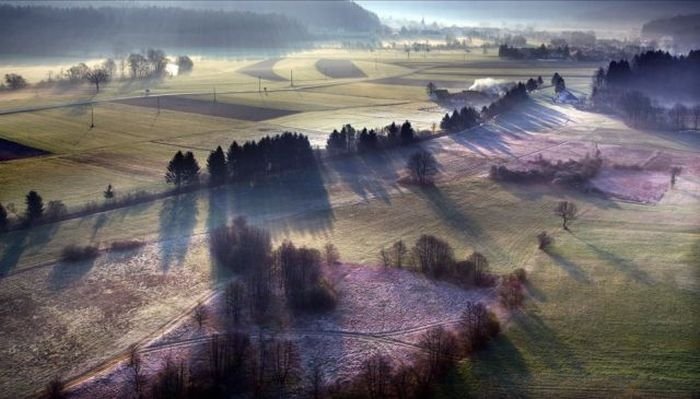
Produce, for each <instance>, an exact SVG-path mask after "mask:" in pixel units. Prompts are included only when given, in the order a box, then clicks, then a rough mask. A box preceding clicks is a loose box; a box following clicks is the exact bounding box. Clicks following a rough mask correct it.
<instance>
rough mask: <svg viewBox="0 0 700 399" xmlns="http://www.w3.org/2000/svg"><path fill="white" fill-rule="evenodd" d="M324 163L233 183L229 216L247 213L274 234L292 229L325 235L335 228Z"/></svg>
mask: <svg viewBox="0 0 700 399" xmlns="http://www.w3.org/2000/svg"><path fill="white" fill-rule="evenodd" d="M322 166H323V165H316V166H313V167H309V168H305V169H303V170H297V171H291V172H288V173H285V174H282V175H277V176H271V177H269V178H267V179H264V180H262V181H259V182H255V183H254V184H253V183H251V184H245V183H239V184H235V185H233V186H232V188H231V190H232V194H231V203H232V206H231V207H230V215H229V216H230V217H233V216H245V217H247V218H248V219H249V221H251V222H252V223H261V224H263V225H265V227H266V228H268V229H269V230H270V232H271V233H272V235H273V237H274V236H275V235H284V234H289V233H292V232H299V233H305V234H311V235H318V234H324V233H325V232H327V231H328V230H330V229H331V227H332V224H333V209H332V207H331V203H330V199H329V196H328V191H327V190H326V186H325V181H324V178H323V175H322V171H321V167H322Z"/></svg>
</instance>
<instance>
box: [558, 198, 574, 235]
mask: <svg viewBox="0 0 700 399" xmlns="http://www.w3.org/2000/svg"><path fill="white" fill-rule="evenodd" d="M577 213H578V209H577V208H576V204H574V203H573V202H569V201H559V203H558V204H557V206H556V208H554V214H555V215H557V216H559V217H560V218H561V221H562V227H563V228H564V230H566V231H569V226H567V223H568V222H570V221H572V220H575V219H576V215H577Z"/></svg>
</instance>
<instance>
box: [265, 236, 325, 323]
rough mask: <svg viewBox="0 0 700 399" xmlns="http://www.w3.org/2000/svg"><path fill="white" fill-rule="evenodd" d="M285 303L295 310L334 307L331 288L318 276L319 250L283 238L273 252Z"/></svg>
mask: <svg viewBox="0 0 700 399" xmlns="http://www.w3.org/2000/svg"><path fill="white" fill-rule="evenodd" d="M273 256H274V259H275V263H276V267H275V269H276V270H278V271H279V273H280V274H281V277H282V283H283V287H284V292H285V295H286V297H287V303H288V304H289V306H290V307H291V308H292V309H294V310H312V311H327V310H331V309H333V308H334V307H335V303H336V297H335V292H334V290H333V288H332V287H331V286H330V284H329V283H328V282H327V281H326V280H325V279H323V278H322V276H321V252H320V251H318V250H316V249H313V248H306V247H301V248H297V247H295V246H294V244H293V243H292V242H290V241H285V242H283V243H282V245H280V247H279V248H278V249H277V250H276V251H275V253H274V255H273Z"/></svg>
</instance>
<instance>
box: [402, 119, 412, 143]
mask: <svg viewBox="0 0 700 399" xmlns="http://www.w3.org/2000/svg"><path fill="white" fill-rule="evenodd" d="M400 136H401V144H404V145H405V144H409V143H411V142H412V141H413V139H414V138H415V131H414V130H413V127H412V126H411V122H409V121H406V122H404V123H403V124H402V125H401V133H400Z"/></svg>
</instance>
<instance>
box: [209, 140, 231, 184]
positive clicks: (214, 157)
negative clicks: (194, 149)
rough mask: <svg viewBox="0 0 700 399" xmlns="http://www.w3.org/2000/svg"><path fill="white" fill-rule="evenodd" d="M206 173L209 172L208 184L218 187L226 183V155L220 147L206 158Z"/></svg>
mask: <svg viewBox="0 0 700 399" xmlns="http://www.w3.org/2000/svg"><path fill="white" fill-rule="evenodd" d="M207 171H208V172H209V182H210V183H211V184H212V185H219V184H222V183H224V182H225V181H226V177H227V175H228V170H227V168H226V155H225V154H224V150H223V149H222V148H221V146H218V147H216V150H215V151H212V152H211V153H210V154H209V158H207Z"/></svg>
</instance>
